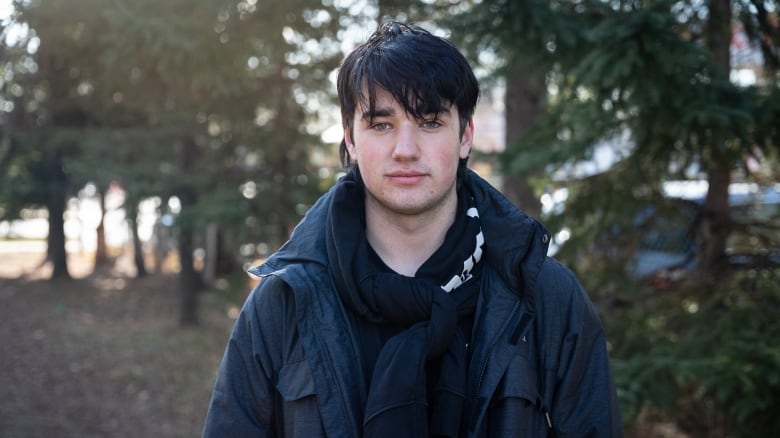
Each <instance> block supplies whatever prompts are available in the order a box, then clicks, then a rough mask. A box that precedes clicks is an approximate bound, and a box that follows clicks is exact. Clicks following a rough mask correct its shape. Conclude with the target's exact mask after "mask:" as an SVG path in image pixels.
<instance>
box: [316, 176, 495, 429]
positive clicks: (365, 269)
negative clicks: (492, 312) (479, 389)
mask: <svg viewBox="0 0 780 438" xmlns="http://www.w3.org/2000/svg"><path fill="white" fill-rule="evenodd" d="M364 208H365V201H364V187H363V183H362V179H361V178H360V174H359V171H358V170H357V169H356V168H355V169H354V170H353V171H351V172H350V173H349V174H348V175H347V176H345V177H344V178H342V179H341V180H340V181H339V182H338V183H337V185H336V189H335V193H334V196H333V200H332V203H331V205H330V209H329V214H328V218H327V222H326V227H327V231H326V233H327V237H326V243H327V251H328V259H329V262H330V266H331V272H332V275H333V279H334V282H335V284H336V287H337V289H338V293H339V295H340V297H341V299H342V300H343V301H344V303H345V304H346V306H347V307H348V308H350V309H351V310H352V311H354V312H356V313H357V314H358V315H360V316H362V317H363V318H365V320H367V321H369V322H371V323H375V324H388V323H389V324H393V325H396V326H401V327H404V328H405V329H404V330H402V331H401V332H400V333H398V334H396V335H395V336H392V337H391V338H390V339H388V340H387V342H386V343H385V344H384V346H382V349H381V351H380V353H379V356H378V358H377V361H376V364H375V365H374V372H373V375H372V379H371V384H370V385H371V386H370V388H369V391H368V400H367V402H366V410H365V416H364V419H363V432H364V436H366V437H391V436H392V437H393V438H396V437H399V436H403V437H428V436H457V435H458V431H459V427H460V421H461V417H462V415H461V413H462V410H463V402H464V399H465V387H466V371H467V368H468V355H467V343H468V338H467V337H466V336H470V333H469V334H465V335H464V334H463V333H462V332H461V330H458V320H459V319H461V318H471V317H472V316H473V313H474V309H475V307H476V302H477V296H478V292H479V284H478V283H479V282H478V281H476V279H475V276H478V272H479V268H480V265H479V261H480V259H481V257H482V246H483V244H484V237H483V234H482V229H481V227H480V221H479V214H478V212H477V210H476V208H475V207H474V202H473V198H472V197H471V195H470V193H469V192H468V190H467V189H465V188H463V187H461V188H459V193H458V216H457V217H456V220H455V222H454V224H453V225H452V226H451V227H450V229H449V230H448V231H447V235H446V237H445V241H444V243H443V244H442V246H441V247H440V248H439V249H438V250H437V251H436V252H435V253H434V254H433V255H432V256H431V257H430V258H429V259H428V260H427V261H426V262H425V263H423V265H422V266H421V267H420V268H419V269H418V271H417V273H416V274H415V276H414V277H406V276H403V275H399V274H395V273H388V272H385V271H381V270H378V269H377V268H376V267H374V265H373V264H372V263H370V262H368V260H369V254H370V251H371V249H370V247H369V244H368V241H367V240H366V236H365V219H364V218H365V209H364ZM431 361H433V363H437V364H439V368H438V370H434V371H433V372H430V370H429V371H428V372H426V364H429V363H430V362H431ZM429 373H430V374H429ZM429 378H430V379H435V380H436V381H435V382H428V379H429ZM429 388H432V390H431V391H429ZM429 392H430V394H429Z"/></svg>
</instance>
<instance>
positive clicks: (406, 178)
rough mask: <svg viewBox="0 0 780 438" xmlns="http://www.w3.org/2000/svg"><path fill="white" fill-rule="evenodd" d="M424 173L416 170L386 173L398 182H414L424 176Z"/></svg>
mask: <svg viewBox="0 0 780 438" xmlns="http://www.w3.org/2000/svg"><path fill="white" fill-rule="evenodd" d="M425 176H426V173H424V172H418V171H406V170H404V171H397V172H390V173H388V174H387V178H389V179H390V180H391V181H394V182H396V183H398V184H415V183H418V182H420V181H421V180H422V179H423V178H425Z"/></svg>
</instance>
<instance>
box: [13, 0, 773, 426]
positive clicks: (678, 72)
mask: <svg viewBox="0 0 780 438" xmlns="http://www.w3.org/2000/svg"><path fill="white" fill-rule="evenodd" d="M386 18H396V19H401V20H408V21H413V22H417V23H421V24H423V25H425V26H426V27H428V28H430V29H432V30H433V31H434V33H437V34H439V35H442V36H446V37H448V38H450V39H451V40H452V41H453V42H455V43H456V44H457V45H458V46H459V47H460V48H462V49H463V50H464V52H465V53H466V54H467V56H468V57H469V58H470V59H471V61H472V62H473V65H474V66H475V69H476V72H477V74H478V75H479V77H480V80H481V82H482V84H483V96H482V100H481V103H480V107H479V109H478V112H477V115H476V128H477V137H476V143H477V151H476V152H475V154H474V155H473V156H472V159H471V162H470V164H471V165H472V167H473V168H475V169H476V170H477V171H478V172H479V173H480V174H482V175H483V176H485V177H486V178H488V179H490V180H491V181H492V182H494V183H495V184H496V185H497V186H498V187H500V188H501V189H502V191H503V192H504V193H505V194H506V195H507V196H508V197H509V198H510V199H511V200H512V201H513V202H515V203H516V204H517V205H519V206H520V207H521V208H523V209H524V210H525V211H527V212H528V213H529V214H531V215H532V216H535V217H538V218H540V219H541V220H542V221H543V222H544V223H545V224H547V225H548V227H549V228H550V229H551V230H552V231H553V233H554V235H555V239H554V241H553V244H552V246H551V254H554V255H555V256H556V257H557V258H559V259H561V260H562V261H563V262H565V263H566V264H567V265H568V266H570V267H571V268H572V269H573V270H574V271H575V272H576V273H577V275H578V276H579V277H580V279H581V281H582V283H583V284H584V286H585V287H586V289H587V290H588V292H589V294H590V296H591V298H592V300H593V302H594V304H595V306H596V308H597V310H598V311H599V314H600V315H601V317H602V319H603V322H604V325H605V328H606V331H607V338H608V341H609V348H610V354H611V357H612V364H613V369H614V373H615V378H616V385H617V389H618V397H619V399H620V403H621V410H622V414H623V421H624V426H625V429H626V434H627V435H628V436H637V437H667V436H668V437H726V436H728V437H731V436H734V437H739V436H772V434H773V433H776V431H777V430H780V417H779V416H778V415H777V412H778V411H780V344H779V343H778V341H777V339H780V268H779V267H778V266H779V265H780V252H779V248H780V231H779V230H780V211H779V208H780V207H778V206H779V205H780V201H778V192H780V185H779V183H778V169H779V168H780V166H778V164H779V162H778V146H779V145H780V138H779V137H778V129H780V88H779V85H780V80H779V79H778V69H779V68H780V51H779V49H778V44H780V24H778V4H777V2H775V1H762V0H740V1H730V0H704V1H700V0H691V1H671V0H669V1H606V0H603V1H602V0H599V1H596V0H578V1H567V0H561V1H534V0H532V1H524V2H520V1H518V2H514V1H503V0H481V1H451V0H426V1H408V0H395V1H389V0H288V1H284V2H276V1H268V0H222V1H205V0H186V1H185V0H166V1H151V0H110V1H106V0H48V1H41V0H4V1H0V343H1V344H2V347H3V353H2V355H0V437H37V436H116V437H122V436H167V437H178V436H182V437H191V436H198V435H199V431H200V428H201V426H202V422H203V416H204V414H205V409H206V406H207V403H208V398H209V395H210V391H211V387H212V385H213V379H214V374H215V371H216V367H217V366H218V363H219V360H220V357H221V354H222V351H223V349H224V346H225V342H226V340H227V336H228V334H229V331H230V328H231V325H232V322H233V320H234V318H235V316H236V314H237V312H238V309H239V308H240V306H241V303H242V302H243V300H244V298H245V297H246V295H247V293H248V292H249V290H250V289H251V287H252V285H253V284H254V281H255V280H254V279H252V278H250V277H249V276H248V275H247V274H246V273H245V269H246V268H247V267H248V266H251V265H252V264H255V263H258V262H260V261H262V259H263V258H264V257H266V256H267V255H268V254H270V253H271V252H273V251H274V250H275V249H276V248H278V246H279V245H280V244H282V243H283V242H284V241H285V240H286V238H287V236H288V235H289V233H290V231H291V230H292V228H293V227H294V226H295V224H296V223H297V222H298V221H299V220H300V218H301V217H302V215H303V213H304V212H305V211H306V209H307V208H308V207H309V206H310V205H311V204H312V203H313V201H314V200H315V199H316V198H317V196H318V195H319V194H321V193H323V191H324V190H326V189H327V188H328V187H329V186H330V185H331V184H332V183H333V182H334V181H335V180H336V179H337V178H338V177H339V175H340V172H341V170H342V169H341V167H340V165H339V161H338V142H339V141H340V136H341V128H340V119H339V111H338V107H337V100H336V96H335V85H334V79H335V75H336V71H337V67H338V65H339V62H340V60H341V58H342V57H343V55H344V53H345V52H346V51H348V50H349V49H351V48H352V47H354V46H355V45H356V44H357V43H358V42H360V41H362V40H364V39H365V38H366V37H367V35H368V34H370V32H371V31H372V30H373V29H374V28H375V27H376V25H377V23H378V22H379V21H380V19H386Z"/></svg>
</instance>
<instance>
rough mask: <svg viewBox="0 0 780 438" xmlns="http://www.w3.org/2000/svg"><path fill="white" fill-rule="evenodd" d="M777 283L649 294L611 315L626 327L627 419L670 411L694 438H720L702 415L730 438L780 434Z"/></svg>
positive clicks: (620, 365)
mask: <svg viewBox="0 0 780 438" xmlns="http://www.w3.org/2000/svg"><path fill="white" fill-rule="evenodd" d="M777 282H778V273H777V272H772V271H749V272H743V273H739V274H737V275H734V276H733V278H732V279H731V280H730V281H728V282H727V283H726V284H720V285H718V287H715V288H702V287H700V286H696V285H686V286H683V287H681V288H679V289H674V290H666V291H644V292H643V294H642V296H641V297H639V299H637V300H635V301H633V302H632V304H631V305H630V306H626V307H624V308H616V309H613V310H612V311H610V315H609V318H611V319H613V320H620V321H625V322H624V323H622V324H621V326H620V327H613V329H614V330H615V335H616V334H617V332H618V331H619V332H620V333H621V336H620V338H621V343H620V347H618V348H617V349H616V350H615V351H614V352H613V355H614V356H615V357H616V358H618V360H616V361H615V374H616V381H617V383H618V386H619V388H620V392H619V396H620V399H621V406H622V408H623V415H624V416H626V417H628V418H627V419H629V420H630V419H632V418H635V417H636V416H638V415H640V414H641V413H642V412H647V409H648V408H655V409H663V410H664V411H665V412H666V413H667V414H666V415H667V416H669V417H671V418H673V419H674V420H675V421H676V423H677V424H680V425H687V427H688V428H689V429H690V430H688V432H689V433H691V434H692V435H693V436H707V435H711V434H713V433H716V432H717V429H716V428H717V427H718V425H717V424H707V422H706V421H703V420H704V419H703V418H699V419H697V418H695V416H696V415H701V414H702V412H700V410H704V411H707V412H709V415H713V416H716V417H718V416H719V417H722V418H723V419H724V420H725V424H726V425H727V429H728V431H729V436H745V437H747V436H768V435H771V433H772V432H773V431H776V430H777V428H778V427H780V422H778V418H777V416H776V415H774V414H773V413H774V412H777V410H778V409H780V399H778V398H777V394H778V391H780V347H778V345H777V342H775V341H774V340H775V339H776V337H777V336H778V335H780V321H778V319H777V315H778V314H780V288H778V286H777V284H778V283H777ZM628 321H630V323H626V322H628ZM708 428H709V429H708Z"/></svg>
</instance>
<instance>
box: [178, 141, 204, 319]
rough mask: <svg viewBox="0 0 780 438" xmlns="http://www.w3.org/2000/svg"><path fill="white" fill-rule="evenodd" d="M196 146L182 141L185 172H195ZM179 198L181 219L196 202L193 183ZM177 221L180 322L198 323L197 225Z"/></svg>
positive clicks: (180, 160)
mask: <svg viewBox="0 0 780 438" xmlns="http://www.w3.org/2000/svg"><path fill="white" fill-rule="evenodd" d="M196 148H197V145H196V144H195V142H194V141H193V140H192V139H186V140H184V141H183V142H181V143H180V144H179V148H178V163H179V171H180V172H181V174H182V175H188V174H190V173H191V172H193V165H194V161H195V154H196V152H197V150H196ZM179 199H180V201H181V213H180V217H179V218H180V219H182V215H186V214H188V211H189V210H190V209H191V208H192V206H194V205H195V203H196V202H197V199H198V195H197V192H196V191H195V188H194V187H191V186H189V185H186V186H184V187H183V188H182V189H181V190H180V192H179ZM178 222H179V223H178V231H179V232H178V235H179V239H178V242H179V262H180V266H181V268H180V269H181V270H180V271H179V294H180V297H181V308H180V314H179V322H180V323H181V325H185V326H186V325H195V324H197V323H198V292H199V291H200V289H201V287H202V284H201V283H202V280H201V279H200V278H199V277H198V273H197V272H196V271H195V265H194V260H193V255H192V252H193V250H194V243H193V240H194V234H195V229H194V226H193V222H192V220H188V219H184V220H180V221H178Z"/></svg>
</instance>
